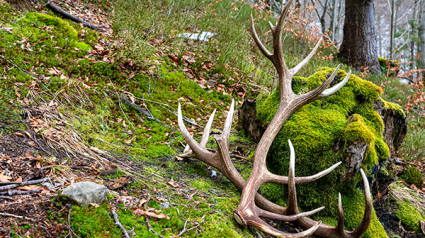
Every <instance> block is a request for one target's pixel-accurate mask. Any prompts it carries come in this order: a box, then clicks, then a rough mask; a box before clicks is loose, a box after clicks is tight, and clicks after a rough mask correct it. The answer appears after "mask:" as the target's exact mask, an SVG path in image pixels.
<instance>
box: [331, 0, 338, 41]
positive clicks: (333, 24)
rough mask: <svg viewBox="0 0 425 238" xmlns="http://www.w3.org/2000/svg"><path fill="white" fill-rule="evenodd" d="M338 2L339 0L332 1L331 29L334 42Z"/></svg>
mask: <svg viewBox="0 0 425 238" xmlns="http://www.w3.org/2000/svg"><path fill="white" fill-rule="evenodd" d="M336 4H337V1H336V0H333V1H332V6H333V8H332V18H331V31H332V42H334V41H335V23H336Z"/></svg>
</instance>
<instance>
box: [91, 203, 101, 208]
mask: <svg viewBox="0 0 425 238" xmlns="http://www.w3.org/2000/svg"><path fill="white" fill-rule="evenodd" d="M89 204H90V205H91V206H93V207H96V208H97V207H100V205H99V204H97V203H89Z"/></svg>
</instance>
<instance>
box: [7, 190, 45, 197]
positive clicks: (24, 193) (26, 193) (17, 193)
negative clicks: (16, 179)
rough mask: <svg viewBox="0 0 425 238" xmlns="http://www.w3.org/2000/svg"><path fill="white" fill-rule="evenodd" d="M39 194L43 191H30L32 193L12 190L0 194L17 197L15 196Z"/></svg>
mask: <svg viewBox="0 0 425 238" xmlns="http://www.w3.org/2000/svg"><path fill="white" fill-rule="evenodd" d="M39 192H41V190H30V191H19V190H10V191H6V192H0V195H9V196H15V195H28V194H34V193H39Z"/></svg>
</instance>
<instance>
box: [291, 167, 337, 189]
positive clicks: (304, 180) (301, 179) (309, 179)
mask: <svg viewBox="0 0 425 238" xmlns="http://www.w3.org/2000/svg"><path fill="white" fill-rule="evenodd" d="M340 164H342V162H341V161H340V162H338V163H336V164H334V165H332V166H331V167H329V168H327V169H326V170H323V171H321V172H319V173H317V174H314V175H311V176H305V177H297V178H295V183H296V184H300V183H309V182H312V181H316V180H318V179H320V178H321V177H324V176H325V175H327V174H328V173H330V172H332V171H333V170H334V169H335V168H336V167H338V166H339V165H340Z"/></svg>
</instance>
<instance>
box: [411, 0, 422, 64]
mask: <svg viewBox="0 0 425 238" xmlns="http://www.w3.org/2000/svg"><path fill="white" fill-rule="evenodd" d="M418 2H419V0H415V8H414V9H413V16H412V26H411V27H412V34H411V35H412V37H411V38H410V70H412V69H414V68H415V63H414V62H415V58H414V56H415V41H414V39H413V36H414V35H415V27H414V24H415V22H416V8H417V6H416V5H417V4H418ZM419 12H420V11H419Z"/></svg>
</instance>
